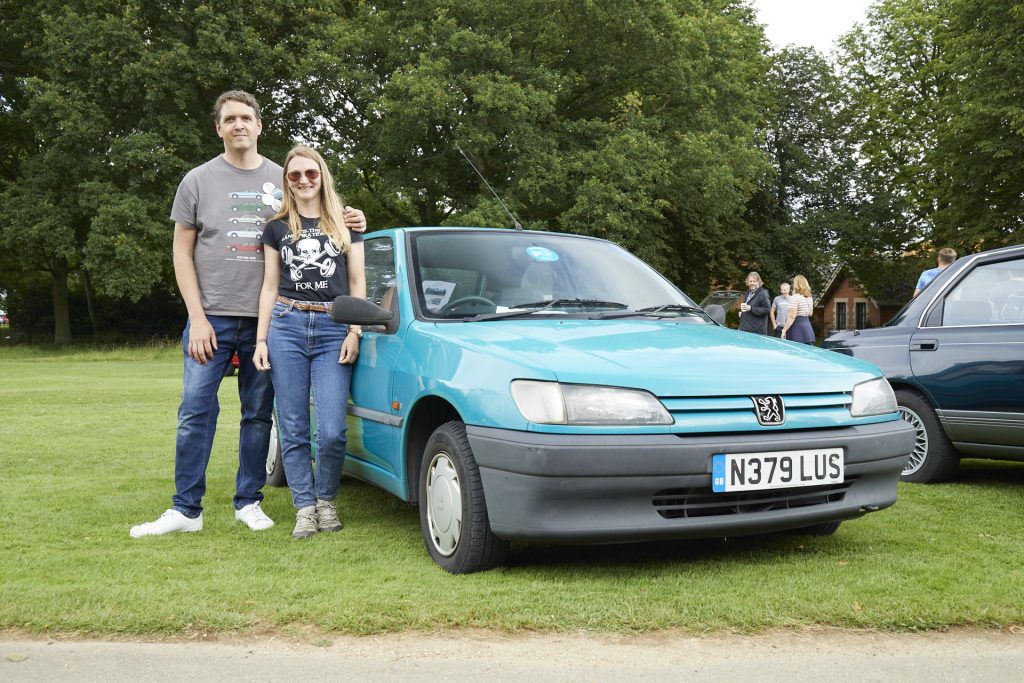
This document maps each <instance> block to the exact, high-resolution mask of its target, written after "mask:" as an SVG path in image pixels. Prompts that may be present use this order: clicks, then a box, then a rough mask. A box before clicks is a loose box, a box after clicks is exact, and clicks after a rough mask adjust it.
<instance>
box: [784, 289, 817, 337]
mask: <svg viewBox="0 0 1024 683" xmlns="http://www.w3.org/2000/svg"><path fill="white" fill-rule="evenodd" d="M813 312H814V301H813V300H812V299H811V286H810V285H809V284H808V283H807V278H805V277H804V276H803V275H797V276H796V277H795V278H793V293H792V294H791V295H790V297H789V311H788V312H787V313H786V323H785V325H783V326H782V332H781V333H780V334H779V336H780V337H781V338H782V339H789V340H790V341H795V342H800V343H801V344H814V328H813V327H811V314H812V313H813Z"/></svg>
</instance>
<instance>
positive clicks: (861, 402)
mask: <svg viewBox="0 0 1024 683" xmlns="http://www.w3.org/2000/svg"><path fill="white" fill-rule="evenodd" d="M894 412H896V394H894V393H893V391H892V387H891V386H889V380H887V379H886V378H884V377H877V378H875V379H872V380H868V381H867V382H861V383H860V384H858V385H856V386H855V387H854V388H853V401H852V402H851V403H850V415H852V416H853V417H867V416H869V415H885V414H886V413H894Z"/></svg>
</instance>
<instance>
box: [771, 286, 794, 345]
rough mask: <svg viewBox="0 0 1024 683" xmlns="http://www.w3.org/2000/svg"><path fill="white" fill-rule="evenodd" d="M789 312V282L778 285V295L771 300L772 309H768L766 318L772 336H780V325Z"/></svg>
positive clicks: (784, 321) (783, 323)
mask: <svg viewBox="0 0 1024 683" xmlns="http://www.w3.org/2000/svg"><path fill="white" fill-rule="evenodd" d="M788 314H789V283H788V282H783V283H782V284H781V285H779V295H778V296H777V297H775V299H774V300H773V301H772V309H771V310H770V311H768V319H769V320H770V321H771V324H772V336H774V337H780V336H782V326H783V325H785V324H786V318H787V317H788Z"/></svg>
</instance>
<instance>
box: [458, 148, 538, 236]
mask: <svg viewBox="0 0 1024 683" xmlns="http://www.w3.org/2000/svg"><path fill="white" fill-rule="evenodd" d="M455 149H457V150H459V154H461V155H462V158H463V159H465V160H466V163H467V164H469V167H470V168H472V169H473V170H474V171H476V174H477V175H478V176H480V180H482V181H484V185H486V186H487V189H488V190H490V191H491V194H493V195H494V198H495V199H497V200H498V203H499V204H501V208H503V209H505V213H507V214H508V217H509V218H511V219H512V225H513V227H515V229H516V230H522V229H523V224H522V223H520V222H519V220H518V219H517V218H516V217H515V214H513V213H512V212H511V211H509V208H508V207H507V206H505V202H503V201H501V197H499V196H498V193H497V192H495V191H494V188H493V187H491V184H490V183H489V182H487V178H484V174H483V173H481V172H480V169H478V168H477V167H476V165H475V164H474V163H473V162H472V161H471V160H470V158H469V157H468V156H466V153H465V152H463V151H462V148H461V147H459V146H458V145H455Z"/></svg>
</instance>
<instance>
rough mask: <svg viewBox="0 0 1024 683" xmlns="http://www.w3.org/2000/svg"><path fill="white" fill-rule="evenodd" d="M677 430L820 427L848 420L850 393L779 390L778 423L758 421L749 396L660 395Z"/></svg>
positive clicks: (710, 430)
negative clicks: (782, 413) (781, 420)
mask: <svg viewBox="0 0 1024 683" xmlns="http://www.w3.org/2000/svg"><path fill="white" fill-rule="evenodd" d="M659 399H660V400H661V402H662V404H663V405H664V406H665V408H666V409H667V410H668V411H669V413H671V415H672V419H673V420H674V421H675V428H674V429H673V431H675V432H677V433H680V434H692V433H705V434H711V433H716V432H721V433H729V432H737V431H764V430H766V429H768V430H774V429H821V428H822V427H840V426H845V425H846V424H849V420H850V409H849V407H848V406H849V405H850V401H851V400H852V399H851V397H850V394H848V393H843V392H833V393H823V394H782V403H783V405H784V406H785V407H786V422H785V424H783V425H779V426H778V427H763V426H761V425H759V424H758V421H757V415H756V414H755V411H754V402H753V401H752V400H751V398H750V396H700V397H679V396H660V397H659Z"/></svg>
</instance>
